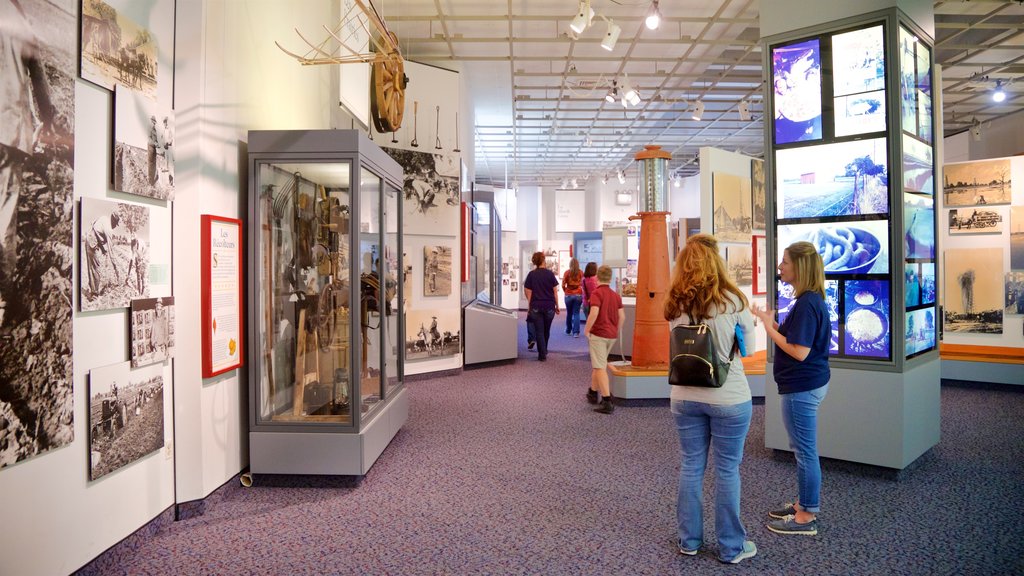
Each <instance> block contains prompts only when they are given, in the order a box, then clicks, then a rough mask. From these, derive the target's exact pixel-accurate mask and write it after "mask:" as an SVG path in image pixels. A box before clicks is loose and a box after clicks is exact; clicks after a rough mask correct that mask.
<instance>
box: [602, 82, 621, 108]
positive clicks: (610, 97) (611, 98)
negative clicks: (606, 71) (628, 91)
mask: <svg viewBox="0 0 1024 576" xmlns="http://www.w3.org/2000/svg"><path fill="white" fill-rule="evenodd" d="M604 99H605V100H607V101H608V103H609V104H614V103H615V101H616V100H618V99H619V83H618V82H616V81H615V80H612V89H611V90H609V91H608V94H606V95H605V97H604Z"/></svg>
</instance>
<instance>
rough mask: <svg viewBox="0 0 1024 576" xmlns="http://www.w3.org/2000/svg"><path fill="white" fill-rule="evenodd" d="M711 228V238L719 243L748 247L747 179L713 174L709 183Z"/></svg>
mask: <svg viewBox="0 0 1024 576" xmlns="http://www.w3.org/2000/svg"><path fill="white" fill-rule="evenodd" d="M711 182H712V184H711V195H712V206H713V209H714V218H713V219H712V224H713V226H714V228H713V230H712V234H714V235H715V237H716V238H718V241H719V242H741V243H743V244H747V245H748V246H749V245H750V230H751V212H750V179H749V178H744V177H742V176H735V175H732V174H725V173H722V172H715V173H713V174H712V179H711Z"/></svg>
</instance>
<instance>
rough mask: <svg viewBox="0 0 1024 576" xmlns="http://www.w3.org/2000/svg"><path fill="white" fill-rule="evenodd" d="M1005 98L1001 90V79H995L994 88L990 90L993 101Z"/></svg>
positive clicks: (1004, 93) (1000, 100)
mask: <svg viewBox="0 0 1024 576" xmlns="http://www.w3.org/2000/svg"><path fill="white" fill-rule="evenodd" d="M1004 100H1006V92H1005V91H1003V81H1002V80H996V89H995V91H993V92H992V101H993V102H1002V101H1004Z"/></svg>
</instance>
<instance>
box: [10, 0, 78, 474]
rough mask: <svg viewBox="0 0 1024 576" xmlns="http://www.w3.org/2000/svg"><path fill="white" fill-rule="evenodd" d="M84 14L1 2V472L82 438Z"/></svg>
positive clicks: (57, 2) (65, 4)
mask: <svg viewBox="0 0 1024 576" xmlns="http://www.w3.org/2000/svg"><path fill="white" fill-rule="evenodd" d="M76 13H77V2H72V1H71V0H54V1H50V2H25V1H15V0H0V54H2V57H0V58H2V60H3V62H2V63H0V118H2V120H0V468H3V467H5V466H9V465H12V464H14V463H16V462H20V461H22V460H25V459H26V458H30V457H32V456H35V455H37V454H41V453H44V452H47V451H49V450H53V449H55V448H60V447H61V446H66V445H68V444H70V443H71V441H72V440H73V439H74V406H73V404H74V398H73V394H72V373H71V349H72V337H71V334H72V329H71V325H72V320H71V318H72V307H71V306H72V305H71V298H72V294H71V287H72V285H73V278H72V266H73V264H74V248H73V247H74V230H73V222H74V197H73V193H72V186H73V183H74V156H75V150H74V143H75V134H74V132H75V74H76V69H77V62H78V60H77V54H76V52H77V46H76V44H75V37H76V36H77V34H76V33H75V30H76V28H77V21H76V18H75V14H76Z"/></svg>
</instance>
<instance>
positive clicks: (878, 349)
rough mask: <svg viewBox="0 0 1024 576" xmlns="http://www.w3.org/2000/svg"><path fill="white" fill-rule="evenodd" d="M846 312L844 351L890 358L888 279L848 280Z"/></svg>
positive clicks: (844, 317) (848, 353)
mask: <svg viewBox="0 0 1024 576" xmlns="http://www.w3.org/2000/svg"><path fill="white" fill-rule="evenodd" d="M845 291H846V294H845V298H844V299H843V301H844V303H845V310H844V314H843V332H844V333H843V353H844V354H845V355H847V356H854V357H859V356H864V357H872V358H884V359H888V358H889V355H890V348H889V343H890V338H889V319H890V318H891V315H890V308H889V281H888V280H846V281H845Z"/></svg>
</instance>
